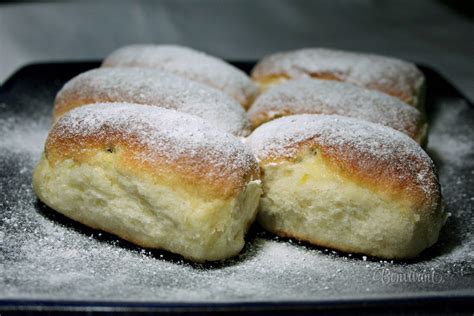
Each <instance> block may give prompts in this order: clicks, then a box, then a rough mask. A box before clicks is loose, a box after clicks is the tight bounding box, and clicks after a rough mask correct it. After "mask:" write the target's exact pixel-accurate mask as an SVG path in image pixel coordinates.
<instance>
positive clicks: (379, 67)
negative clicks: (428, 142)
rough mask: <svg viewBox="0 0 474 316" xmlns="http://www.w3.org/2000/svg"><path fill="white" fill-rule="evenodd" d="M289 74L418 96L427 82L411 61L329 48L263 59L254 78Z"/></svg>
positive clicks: (253, 74)
mask: <svg viewBox="0 0 474 316" xmlns="http://www.w3.org/2000/svg"><path fill="white" fill-rule="evenodd" d="M278 74H285V75H287V76H289V77H290V78H300V77H308V76H311V75H312V74H323V75H324V74H331V75H333V76H335V77H336V78H337V79H338V80H342V81H348V82H351V83H353V84H356V85H361V86H364V87H368V88H374V89H377V86H378V87H385V88H387V90H397V91H401V92H402V93H403V94H404V95H406V96H409V97H415V96H414V95H415V94H416V93H417V92H418V89H419V88H420V86H421V85H422V83H423V81H424V76H423V74H422V73H421V71H420V70H418V68H417V67H416V66H415V65H414V64H412V63H409V62H405V61H402V60H399V59H396V58H390V57H385V56H379V55H373V54H360V53H354V52H345V51H340V50H334V49H326V48H306V49H299V50H294V51H288V52H283V53H276V54H273V55H270V56H267V57H265V58H264V59H263V60H261V61H260V62H259V63H258V64H257V66H256V67H255V68H254V70H253V71H252V77H253V78H256V79H258V78H260V77H263V76H267V75H278Z"/></svg>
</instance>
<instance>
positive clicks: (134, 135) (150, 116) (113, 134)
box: [45, 103, 258, 198]
mask: <svg viewBox="0 0 474 316" xmlns="http://www.w3.org/2000/svg"><path fill="white" fill-rule="evenodd" d="M98 151H103V152H108V151H109V152H112V153H114V152H116V154H117V155H119V156H120V157H121V161H122V162H124V163H125V165H126V166H127V167H128V168H132V169H133V170H136V171H137V172H142V171H143V172H146V173H148V174H150V175H153V176H163V177H166V176H167V175H170V174H172V175H176V174H177V175H178V176H179V177H180V178H181V179H183V181H184V182H186V183H188V184H192V185H197V186H199V187H204V188H206V189H208V190H207V191H209V192H213V193H215V194H217V195H218V196H219V197H221V198H227V197H231V196H234V195H235V194H238V193H239V192H240V190H241V189H242V188H243V187H244V185H245V184H246V183H247V182H248V181H250V180H251V179H258V163H257V161H256V159H255V158H254V156H253V155H252V153H251V151H250V150H249V149H248V147H247V146H246V145H245V144H243V143H242V142H241V141H240V140H239V139H238V138H237V137H235V136H233V135H231V134H228V133H225V132H222V131H221V130H219V129H216V128H214V127H213V126H212V125H211V124H209V123H207V122H206V121H204V120H202V119H200V118H198V117H195V116H192V115H189V114H186V113H181V112H177V111H174V110H167V109H161V108H157V107H151V106H146V105H138V104H126V103H121V104H120V103H104V104H93V105H87V106H83V107H79V108H76V109H74V110H72V111H70V112H68V113H66V114H65V115H64V116H63V117H61V118H60V119H59V120H58V121H57V122H56V124H54V126H53V127H52V129H51V131H50V132H49V135H48V138H47V141H46V145H45V155H46V157H47V159H48V161H49V162H50V163H53V164H54V163H55V162H56V161H62V160H66V159H73V160H76V161H87V159H88V157H89V156H93V155H94V154H96V153H97V152H98Z"/></svg>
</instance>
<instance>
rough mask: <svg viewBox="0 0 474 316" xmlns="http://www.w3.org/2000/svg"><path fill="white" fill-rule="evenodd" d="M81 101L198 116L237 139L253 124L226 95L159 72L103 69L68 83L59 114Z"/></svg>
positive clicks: (58, 102)
mask: <svg viewBox="0 0 474 316" xmlns="http://www.w3.org/2000/svg"><path fill="white" fill-rule="evenodd" d="M77 99H82V100H86V101H87V103H91V102H90V100H91V99H92V100H95V101H96V102H104V101H105V102H127V103H139V104H148V105H156V106H160V107H163V108H168V109H175V110H178V111H182V112H186V113H189V114H194V115H197V116H199V117H201V118H203V119H205V120H208V121H209V122H211V123H212V124H214V125H215V126H217V127H219V128H221V129H223V130H225V131H228V132H231V133H233V134H235V135H241V136H245V135H247V134H248V132H249V123H248V119H247V117H246V114H245V111H244V110H243V108H242V107H241V106H240V104H238V103H237V102H236V101H234V100H233V99H231V98H229V97H228V96H226V95H225V94H223V93H222V92H220V91H218V90H215V89H213V88H210V87H207V86H204V85H202V84H199V83H197V82H195V81H191V80H187V79H186V78H182V77H179V76H176V75H173V74H172V73H168V72H165V71H160V70H156V69H140V68H99V69H93V70H90V71H87V72H85V73H82V74H80V75H78V76H77V77H75V78H73V79H71V80H70V81H69V82H67V83H66V84H65V85H64V87H63V88H62V89H61V90H60V91H59V93H58V95H57V98H56V107H57V108H58V110H60V108H61V107H62V106H64V105H66V106H67V104H68V103H70V102H75V101H76V100H77Z"/></svg>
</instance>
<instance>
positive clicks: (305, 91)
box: [249, 78, 422, 138]
mask: <svg viewBox="0 0 474 316" xmlns="http://www.w3.org/2000/svg"><path fill="white" fill-rule="evenodd" d="M283 114H284V115H290V114H337V115H343V116H349V117H355V118H359V119H363V120H366V121H369V122H373V123H379V124H382V125H386V126H389V127H392V128H394V129H396V130H398V131H400V132H403V133H405V134H407V135H409V136H410V137H412V138H414V137H417V136H419V135H417V133H418V132H420V131H419V130H418V129H419V128H420V127H421V121H422V116H421V113H420V111H418V110H417V109H415V108H414V107H412V106H409V105H407V104H405V103H404V102H402V101H400V100H399V99H397V98H394V97H391V96H389V95H386V94H383V93H380V92H377V91H374V90H367V89H363V88H360V87H358V86H355V85H353V84H350V83H343V82H336V81H327V80H314V79H308V78H303V79H295V80H290V81H287V82H285V83H283V84H281V85H278V86H276V87H273V88H271V89H270V90H268V91H267V92H265V93H263V94H262V95H260V97H258V99H257V100H256V101H255V102H254V104H253V105H252V107H251V108H250V110H249V117H250V118H251V119H252V120H258V119H259V117H260V116H262V117H265V116H270V117H269V119H272V118H273V117H278V116H281V115H283Z"/></svg>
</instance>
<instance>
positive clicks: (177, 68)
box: [102, 45, 258, 109]
mask: <svg viewBox="0 0 474 316" xmlns="http://www.w3.org/2000/svg"><path fill="white" fill-rule="evenodd" d="M102 67H144V68H149V69H150V68H158V69H163V70H166V71H168V72H171V73H175V74H178V75H180V76H183V77H185V78H188V79H191V80H195V81H198V82H201V83H203V84H205V85H208V86H211V87H213V88H216V89H218V90H220V91H222V92H224V93H225V94H227V95H229V96H231V97H232V98H234V99H235V100H237V101H238V102H239V103H240V104H241V105H242V106H243V107H244V108H245V109H247V108H248V107H249V106H250V104H251V103H252V100H253V99H254V98H255V96H256V95H257V94H258V88H257V86H256V85H255V83H254V82H253V81H252V80H251V79H250V78H249V77H248V76H247V74H245V73H244V72H243V71H241V70H240V69H238V68H236V67H234V66H233V65H231V64H228V63H227V62H225V61H224V60H222V59H220V58H217V57H214V56H211V55H208V54H205V53H202V52H199V51H196V50H193V49H191V48H188V47H184V46H175V45H129V46H125V47H122V48H119V49H118V50H116V51H114V52H112V53H111V54H110V55H109V56H107V58H106V59H105V60H104V62H103V64H102ZM210 69H212V71H209V70H210Z"/></svg>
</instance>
